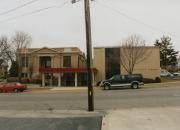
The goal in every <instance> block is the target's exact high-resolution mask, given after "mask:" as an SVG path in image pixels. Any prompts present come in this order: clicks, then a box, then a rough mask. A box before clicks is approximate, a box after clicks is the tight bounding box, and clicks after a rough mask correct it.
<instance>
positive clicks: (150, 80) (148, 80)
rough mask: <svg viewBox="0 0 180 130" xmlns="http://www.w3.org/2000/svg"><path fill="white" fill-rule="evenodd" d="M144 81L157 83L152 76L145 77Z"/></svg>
mask: <svg viewBox="0 0 180 130" xmlns="http://www.w3.org/2000/svg"><path fill="white" fill-rule="evenodd" d="M143 81H144V83H155V80H154V79H150V78H144V79H143Z"/></svg>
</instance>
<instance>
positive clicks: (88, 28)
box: [84, 0, 94, 111]
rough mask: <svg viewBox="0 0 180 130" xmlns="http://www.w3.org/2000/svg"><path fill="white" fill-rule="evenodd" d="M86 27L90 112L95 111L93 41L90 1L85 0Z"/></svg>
mask: <svg viewBox="0 0 180 130" xmlns="http://www.w3.org/2000/svg"><path fill="white" fill-rule="evenodd" d="M84 9H85V26H86V52H87V70H88V81H87V83H88V111H94V90H93V85H92V40H91V19H90V5H89V0H84Z"/></svg>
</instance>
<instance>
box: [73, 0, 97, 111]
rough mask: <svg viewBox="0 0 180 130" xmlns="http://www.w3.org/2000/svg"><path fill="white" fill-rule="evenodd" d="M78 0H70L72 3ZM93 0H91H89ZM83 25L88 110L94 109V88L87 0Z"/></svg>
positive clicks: (87, 0)
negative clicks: (84, 29) (84, 31)
mask: <svg viewBox="0 0 180 130" xmlns="http://www.w3.org/2000/svg"><path fill="white" fill-rule="evenodd" d="M79 1H80V0H72V1H71V2H72V4H74V3H76V2H79ZM91 1H93V0H91ZM84 11H85V27H86V53H87V80H88V81H87V84H88V111H94V90H93V85H92V43H91V42H92V40H91V18H90V4H89V0H84Z"/></svg>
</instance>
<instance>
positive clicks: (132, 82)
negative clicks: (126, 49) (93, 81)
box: [100, 74, 144, 90]
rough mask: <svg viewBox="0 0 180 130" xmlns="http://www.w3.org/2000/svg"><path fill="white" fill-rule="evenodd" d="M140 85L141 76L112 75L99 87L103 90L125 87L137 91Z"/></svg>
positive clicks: (141, 83)
mask: <svg viewBox="0 0 180 130" xmlns="http://www.w3.org/2000/svg"><path fill="white" fill-rule="evenodd" d="M140 85H144V83H143V76H142V75H141V74H131V75H114V76H112V77H111V78H110V79H107V80H104V81H101V83H100V86H101V87H103V88H104V90H110V89H112V88H118V87H125V86H128V87H131V88H133V89H138V88H139V86H140Z"/></svg>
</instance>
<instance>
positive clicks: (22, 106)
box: [0, 86, 180, 111]
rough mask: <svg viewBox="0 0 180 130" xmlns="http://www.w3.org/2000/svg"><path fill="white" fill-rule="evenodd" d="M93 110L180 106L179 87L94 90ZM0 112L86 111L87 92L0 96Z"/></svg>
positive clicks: (7, 94)
mask: <svg viewBox="0 0 180 130" xmlns="http://www.w3.org/2000/svg"><path fill="white" fill-rule="evenodd" d="M94 103H95V110H98V111H104V110H116V109H127V108H146V107H167V106H171V107H173V106H175V107H176V106H180V87H179V86H177V87H163V88H149V89H143V88H142V89H137V90H134V89H119V90H109V91H103V90H96V91H95V94H94ZM0 110H34V111H35V110H87V92H86V91H80V92H78V91H75V92H56V91H55V92H45V93H41V92H35V93H31V92H24V93H1V94H0Z"/></svg>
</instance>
